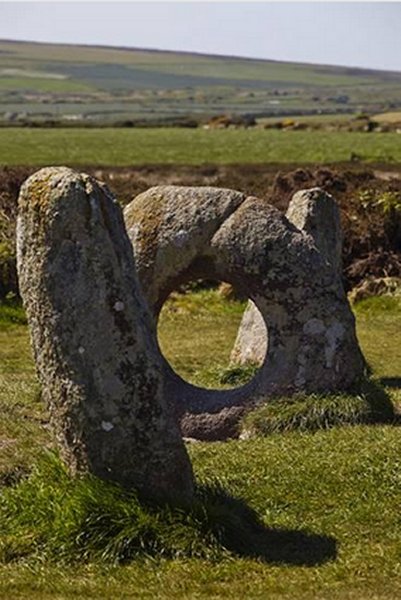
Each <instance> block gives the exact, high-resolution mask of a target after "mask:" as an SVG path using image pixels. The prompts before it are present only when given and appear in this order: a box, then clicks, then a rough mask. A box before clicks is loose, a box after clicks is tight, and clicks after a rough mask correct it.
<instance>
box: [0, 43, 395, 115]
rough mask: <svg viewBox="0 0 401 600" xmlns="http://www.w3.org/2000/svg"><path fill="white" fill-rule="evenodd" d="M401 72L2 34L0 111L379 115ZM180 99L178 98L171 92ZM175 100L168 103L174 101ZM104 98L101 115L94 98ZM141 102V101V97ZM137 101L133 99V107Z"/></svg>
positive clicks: (390, 104)
mask: <svg viewBox="0 0 401 600" xmlns="http://www.w3.org/2000/svg"><path fill="white" fill-rule="evenodd" d="M400 94H401V73H397V72H394V73H391V72H388V71H376V70H369V69H358V68H347V67H343V66H327V65H316V64H307V63H290V62H284V61H272V60H258V59H250V58H241V57H232V56H231V57H230V56H214V55H209V54H191V53H186V52H166V51H162V50H157V51H156V50H146V49H135V48H113V47H98V46H88V45H84V46H77V45H65V44H46V43H32V42H21V41H19V42H16V41H5V40H2V41H1V40H0V119H3V120H4V121H5V122H8V120H9V117H8V116H7V112H8V108H6V105H8V104H9V103H10V102H11V103H14V106H13V109H12V111H11V112H16V113H20V114H21V113H22V114H23V115H24V119H25V120H26V119H28V120H30V119H32V118H34V114H32V113H36V112H37V110H35V109H34V110H32V111H31V109H30V108H29V107H30V106H32V105H35V106H36V107H39V108H40V109H41V110H42V111H44V112H46V113H51V116H53V117H61V116H62V115H64V114H68V113H69V111H68V110H67V109H66V104H70V103H71V102H76V101H78V102H80V108H79V110H78V113H79V114H80V115H83V117H84V118H88V117H90V119H91V121H92V122H93V119H98V120H99V121H100V119H101V118H104V117H105V116H107V106H112V105H114V104H115V103H121V102H124V103H125V110H124V111H123V112H124V113H127V118H131V119H132V118H134V115H136V114H137V113H138V111H139V113H140V115H141V117H142V118H145V119H153V118H154V117H155V116H158V117H159V118H160V117H161V116H162V115H163V113H165V112H167V115H168V116H173V117H176V116H177V115H187V116H191V117H196V116H198V117H199V116H200V115H203V116H204V117H205V118H209V117H210V116H212V115H214V114H225V113H227V112H230V113H233V114H237V115H238V114H257V115H260V116H263V115H264V116H269V115H272V116H274V115H289V114H291V115H296V114H304V113H305V114H321V113H325V114H329V113H331V114H339V113H343V112H347V113H348V114H352V113H355V112H360V111H363V112H368V113H378V112H385V111H388V110H390V109H391V107H397V106H398V105H399V98H400ZM178 98H179V103H178V105H177V102H176V100H177V99H178ZM172 99H173V100H174V102H173V104H172V105H170V102H171V100H172ZM99 102H102V103H104V106H105V109H104V110H103V111H102V114H99V113H98V112H97V111H96V110H95V108H94V106H92V105H93V104H97V103H99ZM138 102H139V103H140V104H139V106H138V105H137V103H138ZM133 105H134V106H133Z"/></svg>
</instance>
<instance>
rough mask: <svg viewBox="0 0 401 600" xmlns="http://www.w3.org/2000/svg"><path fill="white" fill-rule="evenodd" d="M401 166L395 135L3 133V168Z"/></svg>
mask: <svg viewBox="0 0 401 600" xmlns="http://www.w3.org/2000/svg"><path fill="white" fill-rule="evenodd" d="M352 155H357V157H359V159H360V160H361V161H366V162H390V163H393V162H395V163H397V162H401V136H400V135H399V134H397V133H386V134H383V133H351V132H332V133H326V132H323V131H273V130H262V129H247V130H242V129H241V130H240V129H238V130H204V129H175V128H165V129H119V128H117V129H112V128H106V129H75V128H74V129H35V128H33V129H29V128H4V129H0V164H3V165H36V166H41V165H69V166H74V165H75V166H77V165H110V166H112V165H120V166H124V165H141V164H149V163H150V164H161V163H164V164H188V165H198V164H206V163H219V164H232V163H264V162H271V163H335V162H346V161H349V160H350V158H351V156H352Z"/></svg>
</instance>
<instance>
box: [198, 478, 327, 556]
mask: <svg viewBox="0 0 401 600" xmlns="http://www.w3.org/2000/svg"><path fill="white" fill-rule="evenodd" d="M197 496H198V498H199V497H201V498H202V501H201V504H202V505H203V506H205V507H206V511H207V513H208V519H209V525H210V528H211V530H212V531H213V533H214V535H216V537H217V538H218V539H219V541H220V543H221V544H222V546H223V547H225V548H226V549H227V550H228V551H230V552H232V553H233V554H235V555H236V556H241V557H246V558H255V559H258V560H260V561H262V562H266V563H273V564H286V565H292V566H306V567H313V566H317V565H321V564H323V563H325V562H328V561H332V560H335V559H336V557H337V542H336V540H335V539H334V538H333V537H329V536H326V535H320V534H315V533H310V532H307V531H302V530H295V529H294V530H291V529H281V528H275V527H268V526H266V525H264V523H262V521H261V520H260V519H259V517H258V515H257V513H256V512H255V511H254V510H253V509H252V508H250V507H249V506H248V505H247V504H246V502H245V501H244V500H242V499H238V498H234V497H233V496H231V495H229V494H228V493H227V492H225V491H224V490H223V489H222V488H220V487H214V488H213V487H208V486H205V487H201V488H198V493H197Z"/></svg>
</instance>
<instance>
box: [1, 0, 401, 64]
mask: <svg viewBox="0 0 401 600" xmlns="http://www.w3.org/2000/svg"><path fill="white" fill-rule="evenodd" d="M0 38H1V39H18V40H35V41H48V42H67V43H84V44H103V45H110V46H129V47H142V48H156V49H161V50H187V51H195V52H204V53H213V54H223V55H235V56H246V57H253V58H270V59H275V60H288V61H296V62H311V63H318V64H333V65H346V66H360V67H366V68H377V69H388V70H395V71H401V2H344V1H343V2H321V1H320V2H318V1H315V2H277V1H276V2H264V1H263V2H243V1H239V2H232V1H225V2H220V1H215V2H202V1H190V0H184V1H181V2H169V1H164V2H160V1H159V2H155V1H152V0H148V1H147V2H132V1H130V2H98V1H96V0H93V1H91V2H76V1H69V2H57V1H54V0H53V2H35V1H31V2H19V1H14V2H3V1H2V0H0Z"/></svg>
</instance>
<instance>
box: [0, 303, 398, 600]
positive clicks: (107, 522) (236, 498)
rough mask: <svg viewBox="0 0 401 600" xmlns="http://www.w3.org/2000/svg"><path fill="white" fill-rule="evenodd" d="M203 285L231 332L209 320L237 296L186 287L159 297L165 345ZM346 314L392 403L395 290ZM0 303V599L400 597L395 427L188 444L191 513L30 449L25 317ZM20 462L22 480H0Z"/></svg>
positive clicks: (41, 435) (43, 437) (33, 403)
mask: <svg viewBox="0 0 401 600" xmlns="http://www.w3.org/2000/svg"><path fill="white" fill-rule="evenodd" d="M205 294H206V295H208V296H209V299H210V301H211V305H212V310H214V314H215V317H218V316H219V315H220V317H221V320H218V327H219V329H220V330H221V334H222V335H221V338H222V339H226V340H227V344H231V340H229V338H228V337H227V338H226V336H225V330H226V324H225V323H229V322H230V320H231V318H232V315H233V313H235V317H236V318H237V317H238V313H239V306H237V304H236V303H234V304H233V305H232V306H229V307H228V308H227V309H226V310H224V309H223V308H222V306H221V299H220V298H219V297H217V298H216V297H214V296H213V294H212V292H211V291H207V292H202V293H198V292H195V293H193V294H192V296H191V297H190V298H186V299H180V298H176V299H174V300H173V305H174V304H175V307H176V308H177V304H178V305H180V302H181V304H184V309H185V310H183V309H182V307H181V310H173V311H172V312H171V313H170V315H166V316H168V318H169V319H173V318H174V319H175V324H176V325H175V330H174V329H173V328H172V327H173V326H172V323H170V324H169V326H170V327H171V329H170V332H171V336H172V337H174V338H175V350H174V349H173V352H175V353H176V354H178V353H179V350H180V348H183V346H182V339H183V337H185V335H186V333H185V332H184V331H182V329H181V328H182V324H183V323H187V327H188V329H187V333H188V332H190V331H191V327H192V326H191V323H193V322H196V319H197V318H198V317H197V316H196V312H197V311H196V310H195V308H196V307H197V306H198V308H199V307H204V302H205ZM239 304H240V303H239ZM190 309H192V312H191V310H190ZM355 313H356V318H357V327H358V336H359V338H360V341H361V344H362V347H363V350H364V353H365V355H366V357H367V359H368V361H369V363H370V364H371V366H372V368H373V371H374V373H375V376H376V377H377V378H379V379H380V380H381V381H382V383H384V384H385V388H386V390H387V392H388V393H391V394H392V397H393V399H395V400H396V398H397V397H398V398H399V391H400V380H401V363H400V355H399V347H400V342H401V338H400V335H401V334H400V326H399V324H400V315H401V307H400V302H399V300H397V299H395V298H393V299H370V300H367V301H364V302H362V303H360V304H359V305H357V306H356V307H355ZM0 314H2V320H1V322H0V374H1V385H0V415H1V416H0V441H1V442H2V443H3V445H0V485H1V482H2V484H3V486H2V487H0V492H1V493H0V506H1V507H2V508H1V509H0V511H3V512H1V513H0V514H1V517H0V520H1V525H2V529H1V530H0V540H1V547H2V552H3V561H2V562H0V598H4V599H5V600H6V599H7V600H9V599H11V598H12V599H13V600H14V599H22V598H24V599H27V598H29V599H34V600H44V599H46V600H47V599H50V598H51V599H52V600H53V599H67V598H79V599H80V598H82V599H83V598H105V599H113V600H114V599H115V598H127V599H128V598H158V599H161V600H162V599H167V598H168V599H170V598H173V599H174V598H202V599H203V598H205V599H206V598H216V599H223V598H224V599H226V598H235V599H247V598H256V599H258V598H260V599H264V598H269V599H274V600H278V599H280V600H281V599H282V600H284V599H285V600H289V599H294V600H295V599H296V600H310V599H323V598H330V600H331V599H333V600H378V599H380V600H395V599H397V598H399V597H400V596H401V560H400V558H401V541H400V540H401V521H400V517H399V505H400V501H401V494H400V478H401V459H400V456H401V436H400V431H399V428H398V427H395V426H392V425H370V426H369V425H355V426H347V427H333V428H330V429H326V430H324V429H319V430H317V431H315V432H310V431H299V430H298V431H288V432H284V433H272V434H270V435H269V436H267V437H262V438H256V439H249V440H240V441H238V440H237V441H230V442H225V443H209V444H207V443H196V444H190V445H188V451H189V453H190V456H191V460H192V462H193V465H194V470H195V473H196V476H197V479H198V481H199V483H200V487H199V495H198V497H197V503H196V505H195V507H194V509H193V511H192V512H190V513H187V514H186V515H184V514H182V513H180V512H179V511H178V512H175V511H173V510H170V509H167V508H166V507H165V508H162V509H158V510H155V509H154V507H153V508H152V507H144V506H140V505H138V503H137V501H136V499H135V497H126V496H124V495H123V494H122V492H121V490H118V489H116V488H114V487H113V486H111V487H109V486H107V485H106V486H103V485H100V488H99V487H98V486H99V482H95V481H92V480H90V481H76V482H71V481H70V480H69V479H68V477H67V476H66V475H65V472H64V470H63V469H62V468H61V467H60V465H59V463H58V462H57V460H55V459H54V458H47V459H45V460H44V461H43V460H41V461H39V462H38V457H39V456H41V455H42V454H43V448H44V447H45V448H51V446H52V444H51V440H50V435H49V432H48V430H47V428H46V423H47V415H46V411H45V410H44V408H43V407H42V405H41V402H40V400H39V397H38V389H37V387H36V379H35V374H34V369H33V365H32V360H31V358H30V353H29V345H28V339H27V330H26V326H25V325H24V324H22V323H21V319H22V318H23V315H22V314H21V313H19V315H18V313H17V315H16V314H15V312H14V313H8V315H7V314H4V310H3V308H0ZM16 317H18V319H20V322H15V319H16ZM223 317H224V319H223ZM211 322H212V321H210V322H209V327H211ZM214 328H216V325H215V324H214ZM177 332H179V334H180V335H178V333H177ZM208 332H209V330H208V329H207V328H206V327H205V328H204V333H206V337H207V334H208ZM159 335H160V334H159ZM197 344H198V342H197ZM227 350H228V348H226V350H225V354H227ZM183 351H184V352H185V351H186V350H185V347H184V348H183ZM220 351H221V352H223V344H222V345H221V348H220V350H219V351H218V352H220ZM216 356H217V355H216ZM220 356H222V354H220ZM397 394H398V396H397ZM4 440H7V441H8V446H7V445H6V446H4ZM11 449H12V450H11ZM50 456H51V455H50ZM33 465H35V467H34V469H33V471H32V472H31V476H30V478H23V480H22V481H21V482H20V484H19V485H18V486H16V485H14V484H15V482H16V481H17V480H18V479H19V478H20V477H21V475H23V474H24V473H25V472H27V471H30V470H31V469H32V466H33ZM6 484H7V485H6ZM11 484H13V485H11ZM202 486H203V487H202ZM222 490H224V492H223V491H222ZM40 499H41V500H40ZM139 515H140V518H139V517H138V516H139ZM141 527H142V529H141ZM82 532H85V535H84V536H82V535H81V534H82ZM116 532H117V535H116ZM141 532H142V533H141ZM144 532H145V533H144ZM152 532H153V533H152ZM102 534H103V535H102ZM141 536H142V537H141ZM189 542H191V544H189ZM138 544H139V546H140V547H141V548H142V550H143V552H141V553H140V556H139V557H138ZM152 544H153V545H152ZM188 544H189V546H188ZM161 549H164V550H161ZM125 552H127V554H124V553H125ZM4 553H5V556H4ZM133 557H134V558H133ZM135 557H136V558H135ZM132 558H133V560H131V559H132Z"/></svg>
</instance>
